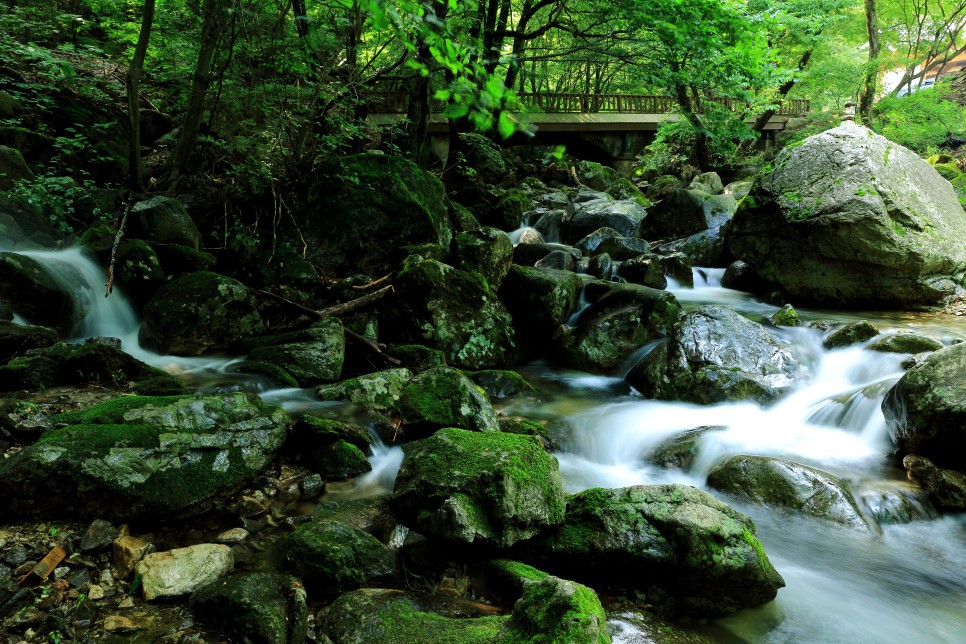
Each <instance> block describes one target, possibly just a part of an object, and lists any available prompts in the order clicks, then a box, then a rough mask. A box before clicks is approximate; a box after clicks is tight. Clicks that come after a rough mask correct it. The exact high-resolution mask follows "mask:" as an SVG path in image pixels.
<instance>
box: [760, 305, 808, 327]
mask: <svg viewBox="0 0 966 644" xmlns="http://www.w3.org/2000/svg"><path fill="white" fill-rule="evenodd" d="M768 321H769V322H771V323H772V324H774V325H775V326H792V327H798V326H802V325H803V324H804V322H802V319H801V318H800V317H798V311H796V310H795V307H794V306H792V305H791V304H786V305H784V306H782V307H781V308H780V309H778V310H777V311H775V313H773V314H772V316H771V317H770V318H768Z"/></svg>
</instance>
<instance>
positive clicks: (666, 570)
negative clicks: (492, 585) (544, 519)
mask: <svg viewBox="0 0 966 644" xmlns="http://www.w3.org/2000/svg"><path fill="white" fill-rule="evenodd" d="M755 532H756V529H755V525H754V523H753V522H752V521H751V519H750V518H748V517H747V516H745V515H744V514H742V513H740V512H738V511H736V510H734V509H733V508H731V507H729V506H728V505H726V504H724V503H722V502H721V501H719V500H717V499H715V498H714V497H713V496H711V495H710V494H708V493H706V492H702V491H701V490H698V489H696V488H693V487H688V486H684V485H640V486H633V487H627V488H619V489H614V490H606V489H602V488H592V489H589V490H585V491H583V492H581V493H579V494H576V495H574V496H572V497H570V498H569V500H568V502H567V514H566V518H565V521H564V524H563V525H562V526H559V527H557V528H555V529H553V530H550V531H547V532H546V533H545V536H543V537H541V538H539V539H536V540H534V541H532V542H529V543H528V544H527V546H526V548H525V551H526V552H525V554H526V556H524V557H523V560H524V561H527V562H530V563H534V564H536V565H538V566H539V567H540V568H541V569H545V570H549V571H551V572H552V571H555V570H561V571H563V570H566V571H567V573H566V574H567V575H568V576H572V577H574V578H575V579H578V580H586V581H587V583H592V584H601V585H603V586H606V587H619V588H622V589H626V588H628V587H632V588H638V589H640V590H644V591H645V592H647V593H648V597H649V598H651V597H661V596H662V594H663V596H665V597H669V598H670V599H669V602H668V604H667V605H665V606H663V608H665V609H677V610H678V611H680V612H683V613H689V614H695V615H703V616H709V617H710V616H721V615H727V614H729V613H732V612H734V611H735V610H738V609H740V608H746V607H749V606H757V605H760V604H763V603H765V602H768V601H771V600H772V599H774V598H775V596H776V594H777V592H778V589H779V588H781V587H783V586H784V585H785V583H784V580H782V578H781V575H779V574H778V572H777V571H776V570H775V568H774V567H773V566H772V565H771V562H769V561H768V557H767V556H766V555H765V551H764V549H763V548H762V546H761V543H760V542H759V541H758V538H757V537H756V536H755ZM655 588H659V589H660V592H653V591H654V589H655Z"/></svg>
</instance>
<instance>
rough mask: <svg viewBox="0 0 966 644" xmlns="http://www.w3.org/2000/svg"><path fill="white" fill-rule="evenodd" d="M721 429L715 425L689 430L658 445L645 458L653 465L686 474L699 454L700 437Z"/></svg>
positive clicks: (721, 428)
mask: <svg viewBox="0 0 966 644" xmlns="http://www.w3.org/2000/svg"><path fill="white" fill-rule="evenodd" d="M723 429H724V427H721V426H716V425H714V426H710V427H696V428H694V429H690V430H688V431H686V432H684V433H683V434H681V435H679V436H674V437H672V438H669V439H667V440H666V441H663V442H662V443H660V444H659V445H658V446H657V447H655V448H654V450H653V451H652V452H651V453H650V454H649V455H648V456H647V460H648V461H649V462H651V463H654V464H655V465H660V466H662V467H667V468H675V469H680V470H684V471H685V472H688V471H690V470H691V466H692V465H694V461H695V460H696V459H697V457H698V455H699V453H700V447H701V437H702V436H704V435H705V434H707V433H709V432H718V431H721V430H723Z"/></svg>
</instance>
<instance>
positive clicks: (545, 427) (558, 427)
mask: <svg viewBox="0 0 966 644" xmlns="http://www.w3.org/2000/svg"><path fill="white" fill-rule="evenodd" d="M500 431H501V432H505V433H507V434H519V435H521V436H534V437H537V438H539V439H540V441H541V443H542V444H543V448H544V449H545V450H546V451H547V452H549V453H551V454H552V453H554V452H559V451H564V448H565V447H569V446H570V442H569V434H568V433H567V430H566V427H564V426H563V425H562V424H560V423H557V422H552V421H546V420H544V421H536V420H533V419H532V418H526V417H524V416H504V415H503V414H500Z"/></svg>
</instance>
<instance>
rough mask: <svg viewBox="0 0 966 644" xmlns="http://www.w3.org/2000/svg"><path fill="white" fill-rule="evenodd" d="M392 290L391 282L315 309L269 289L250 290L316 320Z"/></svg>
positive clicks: (368, 302) (356, 308) (371, 300)
mask: <svg viewBox="0 0 966 644" xmlns="http://www.w3.org/2000/svg"><path fill="white" fill-rule="evenodd" d="M394 291H395V289H394V288H393V286H392V284H390V285H389V286H385V287H383V288H381V289H379V290H378V291H374V292H372V293H368V294H367V295H363V296H362V297H357V298H356V299H354V300H349V301H348V302H343V303H342V304H336V305H334V306H330V307H328V308H324V309H321V310H318V311H316V310H315V309H310V308H309V307H307V306H302V305H301V304H298V303H297V302H293V301H292V300H287V299H285V298H284V297H282V296H281V295H276V294H275V293H271V292H269V291H262V290H259V289H252V292H253V293H254V294H255V295H258V296H260V297H267V298H269V299H271V300H275V301H276V302H280V303H282V304H285V305H286V306H290V307H292V308H293V309H295V310H297V311H299V312H301V313H304V314H305V315H307V316H309V317H310V318H313V319H316V320H321V319H322V318H331V317H339V316H340V315H345V314H346V313H351V312H352V311H356V310H358V309H361V308H362V307H364V306H366V305H368V304H371V303H373V302H376V301H378V300H381V299H382V298H384V297H386V296H387V295H389V294H390V293H392V292H394Z"/></svg>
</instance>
